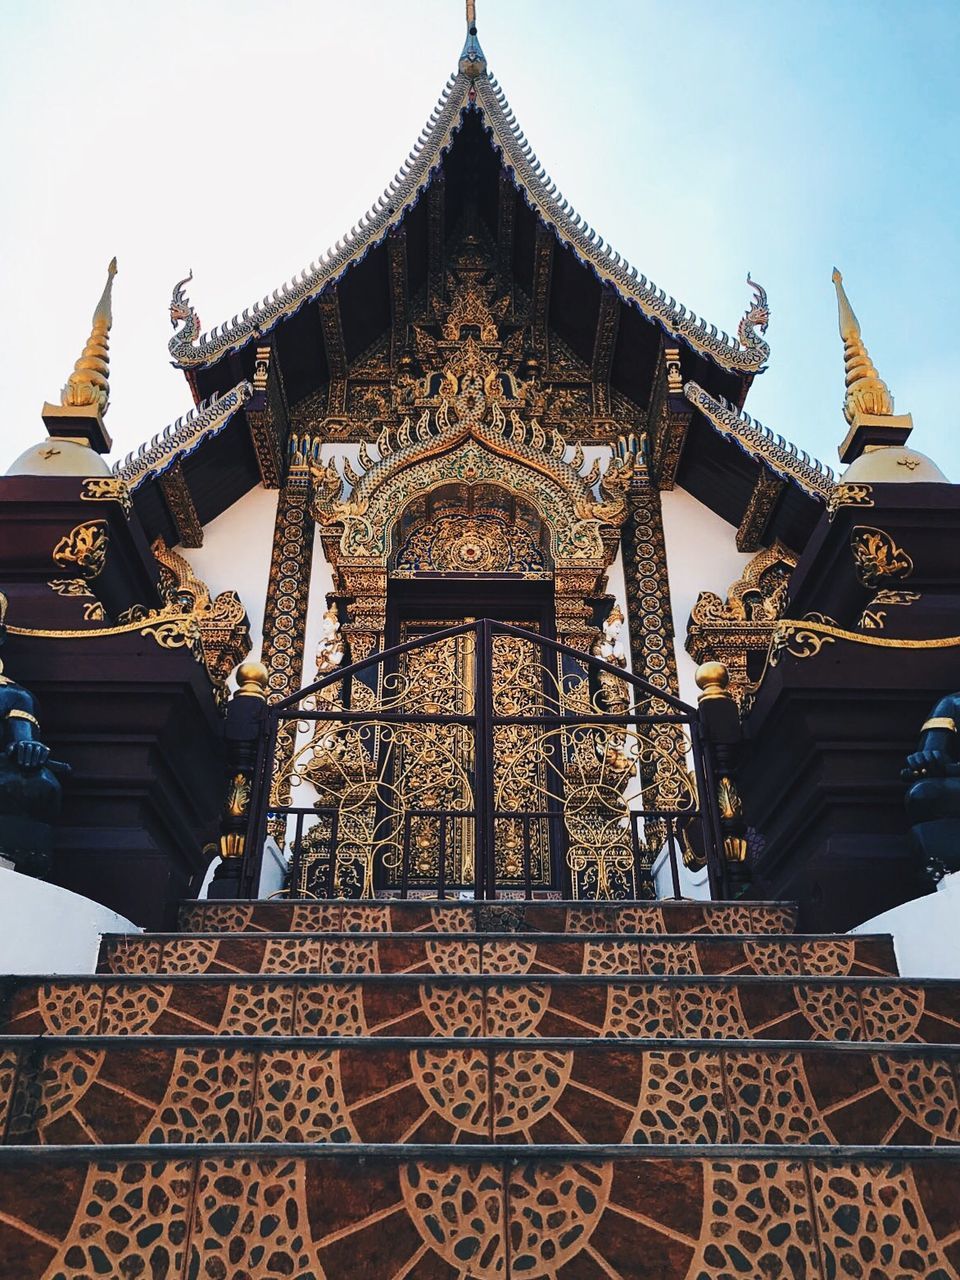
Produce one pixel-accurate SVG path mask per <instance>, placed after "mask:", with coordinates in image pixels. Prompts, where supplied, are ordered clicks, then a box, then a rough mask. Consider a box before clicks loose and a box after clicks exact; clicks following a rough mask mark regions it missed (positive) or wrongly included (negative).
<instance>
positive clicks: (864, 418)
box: [832, 267, 913, 462]
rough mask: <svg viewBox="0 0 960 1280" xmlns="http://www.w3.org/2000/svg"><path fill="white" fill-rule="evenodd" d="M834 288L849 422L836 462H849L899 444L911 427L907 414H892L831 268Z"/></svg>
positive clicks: (885, 391)
mask: <svg viewBox="0 0 960 1280" xmlns="http://www.w3.org/2000/svg"><path fill="white" fill-rule="evenodd" d="M832 279H833V283H834V287H835V288H836V291H837V318H838V321H839V325H840V337H841V338H842V339H843V367H844V375H845V381H846V387H847V393H846V396H845V397H844V401H843V416H844V417H845V418H846V420H847V422H848V423H849V425H850V430H849V431H848V432H847V436H846V439H845V440H844V442H843V444H841V446H840V461H841V462H853V461H854V459H855V458H859V457H860V455H861V454H862V453H863V452H864V450H866V449H875V448H877V447H880V446H884V445H887V446H889V445H902V444H903V442H904V441H905V440H906V438H907V436H908V435H909V434H910V432H911V431H912V429H913V419H912V418H911V417H910V415H909V413H905V414H899V415H895V414H894V412H893V396H892V395H891V394H890V388H889V387H888V386H887V384H886V383H885V382H884V380H883V379H882V378H881V377H880V374H879V373H878V372H877V367H876V365H875V364H874V363H873V361H872V360H871V359H870V353H869V352H868V351H867V348H866V346H865V345H864V341H863V338H862V337H861V336H860V321H859V320H858V319H857V317H856V315H855V314H854V310H853V307H851V305H850V299H849V298H848V297H847V292H846V290H845V289H844V287H843V276H842V275H841V274H840V272H839V271H838V270H837V268H836V267H834V268H833V276H832Z"/></svg>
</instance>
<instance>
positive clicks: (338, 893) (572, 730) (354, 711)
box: [242, 619, 721, 899]
mask: <svg viewBox="0 0 960 1280" xmlns="http://www.w3.org/2000/svg"><path fill="white" fill-rule="evenodd" d="M253 790H254V794H253V802H252V804H251V808H250V825H249V828H248V833H247V839H246V842H245V855H244V857H245V865H244V871H243V879H242V883H243V887H244V891H245V892H246V893H247V894H248V895H250V894H251V893H252V892H254V887H255V886H256V884H257V883H258V882H259V867H260V861H261V858H262V854H263V849H264V844H265V841H266V840H267V838H268V837H269V836H271V835H272V836H273V837H274V838H275V839H276V840H277V841H278V843H279V844H280V845H281V846H282V847H285V848H286V849H288V850H289V851H290V852H291V854H292V872H291V892H292V893H293V894H295V895H297V896H301V895H312V896H316V897H325V898H326V897H331V898H332V897H352V898H359V897H373V896H376V895H377V894H383V895H389V896H394V895H395V896H399V897H409V896H424V897H440V898H443V897H447V896H450V895H457V894H463V895H471V896H474V897H476V898H496V897H497V896H498V895H499V896H508V897H532V896H534V894H540V893H544V894H552V895H554V896H564V897H574V898H583V899H604V898H644V897H651V896H653V888H652V884H651V879H650V877H651V867H652V864H653V862H654V860H655V859H656V858H657V857H658V856H659V855H660V853H661V851H662V850H664V849H665V850H666V851H667V854H668V856H669V860H670V866H671V869H672V882H673V889H674V892H675V893H676V894H677V895H679V892H680V881H679V862H678V859H679V858H680V857H682V856H683V853H684V851H688V852H692V851H693V850H694V849H695V850H696V856H699V857H702V858H706V860H707V864H708V867H709V869H710V873H711V882H712V885H713V888H714V892H715V893H716V892H718V890H719V887H720V867H721V859H720V855H719V850H720V847H721V831H720V823H719V816H718V813H717V807H716V798H715V797H716V787H715V785H714V779H713V770H712V767H711V760H710V755H709V750H708V746H707V744H706V742H705V739H704V735H703V732H702V726H701V723H700V717H699V714H698V712H697V710H696V709H695V708H693V707H689V706H687V705H685V704H684V703H682V702H680V701H679V700H678V699H676V698H672V697H669V696H668V695H665V694H664V693H663V692H662V691H661V690H658V689H656V688H654V687H653V686H652V685H650V684H648V683H647V682H646V681H644V680H641V679H639V678H638V677H636V676H634V675H632V674H631V673H629V672H627V671H625V670H623V669H622V668H620V667H618V666H614V665H611V664H610V663H607V662H604V661H602V660H601V659H599V658H596V657H593V656H590V655H586V654H583V653H581V652H579V651H578V650H575V649H571V648H569V647H567V646H566V645H562V644H558V643H557V642H556V641H552V640H548V639H546V638H545V637H543V636H541V635H538V634H536V633H534V632H531V631H527V630H524V629H523V628H520V627H515V626H512V625H510V624H507V623H501V622H493V621H491V620H490V619H482V620H480V621H478V622H472V623H468V624H464V625H462V626H457V627H451V628H448V629H445V630H442V631H437V632H432V633H430V634H428V635H426V636H422V637H419V638H417V639H414V640H410V641H408V642H406V643H404V644H400V645H396V646H394V647H393V648H391V649H388V650H385V651H384V652H381V653H376V654H373V655H372V656H371V657H369V658H366V659H364V660H363V661H361V662H357V663H354V664H353V665H351V666H349V667H345V668H344V669H343V670H340V671H336V672H333V673H331V674H330V675H328V676H326V677H325V678H324V679H322V680H320V681H318V682H317V683H316V684H313V685H311V686H309V687H308V688H305V689H303V690H301V691H300V692H299V693H297V694H294V695H292V696H291V697H288V698H285V699H283V700H282V701H280V702H277V703H274V704H272V705H271V706H270V707H268V709H267V713H266V717H265V721H264V733H263V736H262V739H261V742H260V749H259V754H258V764H257V772H256V775H255V785H254V789H253Z"/></svg>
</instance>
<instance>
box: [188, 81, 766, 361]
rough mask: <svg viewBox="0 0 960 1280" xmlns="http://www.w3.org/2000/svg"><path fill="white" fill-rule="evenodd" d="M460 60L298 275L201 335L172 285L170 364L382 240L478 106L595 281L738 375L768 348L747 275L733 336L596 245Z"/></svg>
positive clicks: (225, 336) (221, 344)
mask: <svg viewBox="0 0 960 1280" xmlns="http://www.w3.org/2000/svg"><path fill="white" fill-rule="evenodd" d="M464 66H465V63H464V61H463V60H461V70H460V71H459V72H458V73H457V74H456V75H454V76H451V78H450V80H449V81H448V82H447V84H446V86H445V88H444V90H443V93H442V94H441V96H440V100H439V102H438V103H437V105H436V107H435V108H434V110H433V112H432V114H431V115H430V118H429V119H428V121H427V123H426V125H425V126H424V129H423V131H422V132H421V134H420V136H419V138H418V139H417V142H416V144H415V146H414V148H413V150H412V151H411V152H410V155H409V156H408V158H407V160H406V162H405V164H404V165H402V166H401V168H400V170H399V172H398V173H397V174H396V175H395V177H394V178H393V181H392V182H390V184H389V185H388V186H387V188H386V189H385V190H384V192H383V194H382V195H381V196H380V198H379V200H377V202H376V203H375V204H374V205H373V207H372V208H371V209H370V210H369V211H368V212H367V213H366V214H364V216H363V217H362V218H361V219H360V220H359V222H357V223H356V224H355V225H354V227H353V228H351V230H350V231H349V232H347V234H346V235H345V236H343V238H342V239H340V240H338V241H337V243H336V245H335V246H334V247H333V248H331V249H328V250H327V251H326V253H324V254H322V255H321V256H320V258H318V259H317V260H316V261H314V262H312V263H311V264H310V265H309V266H308V267H305V268H304V269H303V271H301V272H300V274H299V275H298V276H294V277H293V279H291V280H289V281H288V282H287V283H286V284H284V285H282V286H281V287H280V288H279V289H276V290H275V291H274V292H273V293H272V294H270V295H268V296H267V297H265V298H264V299H263V300H262V301H260V302H257V303H255V304H254V305H253V306H252V307H249V308H247V309H246V310H245V311H244V312H243V313H242V315H239V316H234V317H233V319H232V320H230V321H229V322H225V323H223V324H221V325H219V326H217V327H215V328H213V329H211V330H210V331H209V332H207V333H201V331H200V321H199V318H198V316H197V313H196V311H195V309H194V308H193V306H192V305H191V303H190V301H189V299H188V298H187V296H186V294H185V292H184V286H185V285H186V284H187V282H188V281H189V279H190V278H191V277H189V276H188V277H187V279H186V280H181V281H180V282H179V283H178V284H177V285H176V287H175V289H174V293H173V298H172V300H171V304H170V319H171V323H172V324H173V325H174V327H175V328H176V332H175V333H174V335H173V337H172V338H171V339H170V343H169V350H170V355H171V357H172V359H173V363H174V364H175V365H176V366H178V367H179V368H181V369H184V370H187V369H197V368H201V367H204V366H209V365H211V364H214V363H215V362H216V361H218V360H220V359H221V358H222V357H223V356H225V355H227V354H229V353H230V352H234V351H237V350H239V349H240V348H242V347H243V346H245V345H246V344H247V343H248V342H249V341H251V340H260V339H261V338H263V336H264V335H265V334H267V333H269V332H270V331H271V330H272V329H273V328H274V327H275V326H276V325H277V324H278V323H280V321H282V320H284V319H285V318H287V317H289V316H291V315H293V314H294V313H295V312H297V311H298V310H299V309H300V308H301V307H302V306H304V305H305V304H306V303H308V302H311V301H314V300H316V299H317V298H318V297H319V296H320V295H321V294H322V293H323V292H324V291H325V290H326V289H328V288H329V287H331V286H332V285H334V284H336V282H337V281H338V280H339V279H340V277H341V276H342V275H343V273H344V272H345V271H346V270H347V268H348V267H350V266H352V265H353V264H355V263H357V262H359V261H360V260H361V259H362V258H364V257H365V256H366V254H367V253H368V252H370V250H371V249H373V248H375V247H376V246H377V245H378V244H380V243H382V242H383V240H384V239H385V238H386V236H387V235H388V234H389V232H390V231H391V230H393V229H394V228H395V227H397V226H398V225H399V224H400V222H402V220H403V218H404V217H405V215H406V214H407V213H408V212H409V211H410V210H411V209H412V208H413V207H414V206H415V205H416V204H417V202H418V201H419V200H420V198H421V197H422V196H423V194H424V192H425V191H426V190H427V188H428V187H429V186H430V183H431V181H432V179H433V177H434V176H435V174H436V173H437V171H438V169H439V167H440V165H441V163H442V161H443V157H444V154H445V153H446V151H447V150H448V149H449V147H450V145H451V143H452V141H453V138H454V136H455V134H456V133H457V130H458V129H459V127H460V124H461V121H462V119H463V117H464V115H465V113H466V112H468V111H479V112H481V113H482V116H483V119H484V123H485V125H486V127H487V129H488V130H489V132H490V134H491V137H492V140H493V143H494V145H495V147H496V149H497V150H498V152H499V153H500V155H501V157H502V160H503V164H504V166H505V168H506V171H507V172H508V173H509V175H510V177H511V178H512V180H513V182H514V184H515V185H516V187H517V189H518V190H519V191H520V192H521V194H522V195H523V197H524V199H525V200H526V202H527V204H528V205H529V206H530V207H531V208H532V209H533V210H534V211H535V212H536V213H537V214H538V215H539V217H540V218H541V219H542V220H543V222H544V223H545V224H546V225H547V226H549V227H550V228H552V230H553V231H554V232H555V233H556V235H557V237H558V239H559V240H560V242H561V244H563V245H566V246H568V247H569V248H570V249H571V250H572V251H573V252H574V254H575V255H576V256H577V257H578V258H579V260H580V261H581V262H582V263H584V264H585V265H586V266H587V267H589V268H590V270H592V271H593V272H594V274H595V275H596V277H597V278H598V279H599V280H600V282H601V283H602V284H604V285H607V286H612V287H613V288H614V289H615V290H616V291H617V293H618V294H619V296H620V298H621V299H622V300H623V301H624V302H625V303H627V304H628V305H631V306H634V307H636V309H637V310H638V311H640V313H641V314H642V315H643V316H644V317H645V318H646V319H648V320H650V321H653V322H655V323H657V324H659V325H660V326H661V327H662V328H663V329H664V331H665V332H666V333H667V334H669V335H670V336H672V337H673V338H675V339H679V340H681V341H683V342H685V343H686V344H687V345H688V346H689V347H691V348H692V349H693V350H694V351H696V352H698V353H699V354H701V355H704V356H707V357H708V358H709V359H711V360H713V361H714V362H715V363H716V364H717V365H719V366H720V367H721V368H723V369H725V370H729V371H732V372H735V373H738V374H741V375H747V376H751V375H754V374H757V373H760V372H761V371H762V370H763V369H764V367H765V365H766V362H767V359H768V357H769V354H770V348H769V346H768V345H767V343H766V342H765V341H764V339H763V338H762V336H761V334H762V333H763V332H764V331H765V330H766V327H767V321H768V319H769V312H768V308H767V300H766V295H765V293H764V291H763V290H762V288H760V286H759V285H756V284H755V283H754V282H753V281H750V280H749V277H748V283H749V284H750V285H751V288H752V289H753V291H754V299H753V301H752V302H751V303H750V305H749V306H748V308H747V310H746V313H745V315H744V316H743V318H742V320H741V321H740V324H739V328H738V337H737V338H732V337H730V336H729V335H728V334H726V333H723V332H721V331H719V330H718V329H717V328H716V326H715V325H711V324H708V323H707V321H705V320H704V319H702V318H701V317H698V316H696V315H695V314H694V313H693V312H692V311H689V310H688V309H687V308H686V307H684V306H683V305H682V304H680V303H678V302H676V300H675V299H674V298H672V297H669V296H668V295H667V294H666V293H665V292H664V290H663V289H658V288H657V286H656V285H655V284H653V282H652V281H650V280H648V279H647V278H646V276H644V275H642V274H641V273H640V272H638V271H637V269H636V268H635V267H632V266H631V265H630V264H629V262H627V261H626V259H625V258H623V257H621V255H620V254H619V253H617V252H616V251H615V250H614V249H613V248H612V247H611V246H610V245H609V244H607V243H605V241H604V240H603V238H602V237H601V236H599V235H598V234H597V233H596V232H595V231H594V230H593V228H592V227H590V226H589V224H588V223H587V222H586V221H585V220H584V219H583V217H582V216H581V215H580V214H579V213H578V212H577V211H576V210H575V209H574V207H573V206H572V205H571V204H570V202H569V201H568V200H566V199H564V197H563V196H562V194H561V193H560V192H559V191H558V190H557V186H556V183H555V182H553V181H551V179H550V177H549V175H548V174H547V172H546V170H545V169H544V167H543V165H542V164H541V163H540V161H539V160H538V159H537V157H536V155H535V153H534V151H533V149H532V147H531V146H530V143H529V142H528V141H527V139H526V137H525V136H524V134H523V131H522V130H521V129H520V127H519V125H518V123H517V120H516V117H515V116H514V114H513V111H512V110H511V108H510V104H509V103H508V101H507V99H506V96H505V95H504V93H503V90H502V89H501V88H500V85H499V84H498V83H497V81H496V80H495V79H494V78H493V77H492V76H491V75H489V74H488V72H487V71H486V63H485V62H483V63H482V70H480V69H479V67H478V66H477V65H474V66H473V67H472V68H468V69H466V70H465V69H464Z"/></svg>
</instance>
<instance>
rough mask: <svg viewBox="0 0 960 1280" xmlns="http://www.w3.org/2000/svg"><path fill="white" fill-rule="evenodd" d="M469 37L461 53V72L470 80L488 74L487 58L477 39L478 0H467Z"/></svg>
mask: <svg viewBox="0 0 960 1280" xmlns="http://www.w3.org/2000/svg"><path fill="white" fill-rule="evenodd" d="M466 5H467V38H466V41H465V42H464V45H463V52H462V53H461V54H460V73H461V75H465V76H467V77H468V78H469V79H470V80H477V79H478V78H479V77H480V76H482V75H486V71H487V60H486V58H485V57H484V54H483V50H482V49H481V48H480V41H479V40H478V39H477V0H466Z"/></svg>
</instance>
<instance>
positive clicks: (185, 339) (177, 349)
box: [167, 269, 200, 363]
mask: <svg viewBox="0 0 960 1280" xmlns="http://www.w3.org/2000/svg"><path fill="white" fill-rule="evenodd" d="M192 279H193V271H192V269H191V270H190V271H189V272H188V273H187V275H185V276H184V277H183V279H182V280H178V281H177V283H176V284H175V285H174V286H173V294H172V295H171V297H170V323H171V324H172V325H173V327H174V328H175V329H176V328H177V325H178V324H180V325H183V328H182V329H177V332H176V333H175V334H174V335H173V337H172V338H171V339H170V341H169V343H168V344H167V349H168V351H169V352H170V354H171V355H172V356H173V359H174V363H179V361H180V357H181V356H183V355H184V354H186V353H187V352H190V351H192V348H193V344H194V343H195V342H196V340H197V338H199V337H200V317H199V316H198V315H197V313H196V311H195V310H194V308H193V304H192V303H191V301H190V299H189V298H188V297H187V295H186V292H185V291H184V285H188V284H189V283H190V281H191V280H192Z"/></svg>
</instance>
